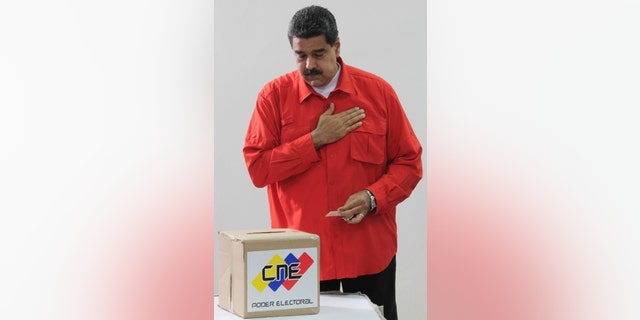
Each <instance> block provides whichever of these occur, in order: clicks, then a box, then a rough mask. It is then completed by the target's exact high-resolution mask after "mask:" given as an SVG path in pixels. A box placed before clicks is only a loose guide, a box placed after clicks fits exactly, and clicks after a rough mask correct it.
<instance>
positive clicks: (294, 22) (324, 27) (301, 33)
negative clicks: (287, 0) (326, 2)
mask: <svg viewBox="0 0 640 320" xmlns="http://www.w3.org/2000/svg"><path fill="white" fill-rule="evenodd" d="M322 34H324V37H325V40H326V41H327V43H328V44H329V45H331V46H333V45H334V44H335V43H336V39H337V38H338V26H337V25H336V19H335V18H334V17H333V14H331V12H330V11H329V10H327V9H326V8H323V7H319V6H309V7H306V8H302V9H300V10H298V12H296V13H295V14H294V15H293V18H291V22H289V32H288V36H289V44H292V41H293V37H296V38H303V39H308V38H311V37H316V36H319V35H322Z"/></svg>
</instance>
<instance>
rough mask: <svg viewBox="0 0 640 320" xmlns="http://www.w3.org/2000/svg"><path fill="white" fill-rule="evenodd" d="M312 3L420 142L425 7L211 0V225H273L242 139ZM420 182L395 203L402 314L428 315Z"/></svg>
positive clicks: (286, 64)
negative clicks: (292, 31)
mask: <svg viewBox="0 0 640 320" xmlns="http://www.w3.org/2000/svg"><path fill="white" fill-rule="evenodd" d="M311 4H317V5H321V6H324V7H326V8H328V9H329V10H330V11H331V12H332V13H333V14H334V15H335V17H336V20H337V23H338V30H339V32H340V39H341V44H342V45H341V56H342V57H343V58H344V60H345V62H346V63H349V64H351V65H353V66H356V67H359V68H362V69H365V70H367V71H370V72H373V73H375V74H377V75H379V76H382V77H383V78H385V79H386V80H387V81H388V82H389V83H390V84H391V85H392V86H393V87H394V89H395V90H396V92H397V93H398V96H399V98H400V101H401V102H402V104H403V106H404V108H405V111H406V113H407V115H408V117H409V119H410V121H411V123H412V125H413V127H414V130H415V131H416V134H417V136H418V139H420V141H421V142H422V144H423V147H426V110H427V109H426V97H427V95H426V34H425V33H426V11H425V10H426V3H424V2H419V1H401V2H388V1H347V2H345V1H318V2H311V1H268V2H267V1H246V0H244V1H217V2H216V3H215V60H214V63H215V87H214V88H215V169H214V170H215V199H214V200H215V205H214V210H215V230H216V231H219V230H231V229H245V228H268V227H269V226H270V224H269V208H268V202H267V197H266V189H257V188H255V187H254V186H253V184H252V183H251V180H250V179H249V176H248V173H247V170H246V167H245V164H244V158H243V156H242V147H243V143H244V135H245V133H246V129H247V125H248V122H249V118H250V116H251V113H252V111H253V107H254V106H255V101H256V97H257V93H258V91H259V90H260V89H261V88H262V86H264V84H265V83H266V82H268V81H270V80H271V79H273V78H275V77H277V76H279V75H281V74H284V73H286V72H289V71H292V70H294V68H295V60H294V56H293V53H292V51H291V47H290V46H289V42H288V39H287V36H286V35H287V26H288V23H289V20H290V19H291V17H292V16H293V14H294V13H295V12H296V11H297V10H299V9H301V8H303V7H305V6H307V5H311ZM424 159H426V152H425V153H424V155H423V161H424ZM425 166H426V165H425ZM425 186H426V182H425V179H423V180H422V181H421V182H420V183H419V184H418V186H417V188H416V189H415V190H414V193H413V194H412V196H411V197H410V198H409V199H408V200H406V201H405V202H403V203H402V204H401V205H400V206H399V208H398V229H399V251H398V255H397V264H398V266H397V268H398V272H397V275H398V283H397V289H398V308H399V311H398V312H399V316H400V318H404V319H424V318H425V317H426V306H425V302H426V271H425V270H426V252H425V246H426V188H425ZM372 249H373V250H375V249H374V248H372ZM216 250H217V248H216ZM216 256H217V253H216ZM216 288H217V287H216Z"/></svg>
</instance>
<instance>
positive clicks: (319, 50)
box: [293, 48, 327, 54]
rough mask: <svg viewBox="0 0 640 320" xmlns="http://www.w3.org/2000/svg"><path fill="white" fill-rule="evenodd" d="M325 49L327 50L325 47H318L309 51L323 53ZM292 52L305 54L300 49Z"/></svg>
mask: <svg viewBox="0 0 640 320" xmlns="http://www.w3.org/2000/svg"><path fill="white" fill-rule="evenodd" d="M325 51H327V49H326V48H320V49H315V50H311V53H323V52H325ZM293 52H295V53H296V54H307V53H306V52H304V51H302V50H294V51H293Z"/></svg>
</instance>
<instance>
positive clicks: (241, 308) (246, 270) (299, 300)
mask: <svg viewBox="0 0 640 320" xmlns="http://www.w3.org/2000/svg"><path fill="white" fill-rule="evenodd" d="M218 246H219V255H218V259H219V260H220V261H219V264H218V279H219V282H218V291H219V292H218V295H219V303H218V305H219V306H220V307H221V308H222V309H225V310H227V311H230V312H233V313H235V314H237V315H239V316H241V317H243V318H256V317H272V316H284V315H301V314H315V313H318V312H319V311H320V298H319V297H320V285H319V283H320V275H319V272H318V270H319V266H320V261H319V255H320V237H318V236H317V235H315V234H311V233H306V232H302V231H297V230H292V229H263V230H237V231H220V232H219V242H218Z"/></svg>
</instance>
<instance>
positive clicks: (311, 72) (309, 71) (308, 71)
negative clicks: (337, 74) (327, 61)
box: [302, 68, 322, 76]
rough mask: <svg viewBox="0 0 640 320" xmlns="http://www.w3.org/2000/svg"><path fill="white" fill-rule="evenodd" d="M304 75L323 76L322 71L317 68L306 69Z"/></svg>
mask: <svg viewBox="0 0 640 320" xmlns="http://www.w3.org/2000/svg"><path fill="white" fill-rule="evenodd" d="M302 74H303V75H305V76H315V75H319V74H322V70H320V69H316V68H313V69H305V70H304V72H303V73H302Z"/></svg>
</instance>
